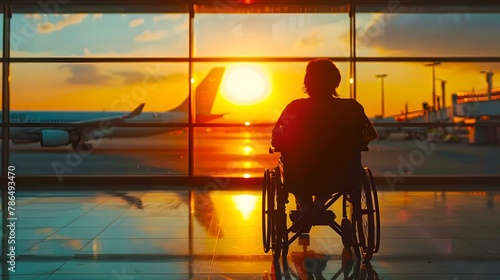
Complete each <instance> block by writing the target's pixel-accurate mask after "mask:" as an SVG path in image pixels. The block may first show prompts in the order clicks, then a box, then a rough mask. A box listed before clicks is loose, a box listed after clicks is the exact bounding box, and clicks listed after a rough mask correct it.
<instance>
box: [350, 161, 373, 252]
mask: <svg viewBox="0 0 500 280" xmlns="http://www.w3.org/2000/svg"><path fill="white" fill-rule="evenodd" d="M372 198H373V194H372V187H371V182H370V178H369V172H368V171H367V169H365V170H364V172H363V173H362V176H361V188H360V190H359V193H358V194H357V197H356V199H357V200H358V201H357V203H356V204H357V209H356V214H355V216H356V218H355V219H356V233H357V235H358V242H359V247H360V249H361V252H362V254H363V258H364V259H365V260H370V259H371V258H372V256H373V253H374V251H375V239H376V235H375V209H374V203H373V199H372Z"/></svg>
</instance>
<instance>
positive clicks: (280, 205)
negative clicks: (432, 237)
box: [271, 167, 288, 260]
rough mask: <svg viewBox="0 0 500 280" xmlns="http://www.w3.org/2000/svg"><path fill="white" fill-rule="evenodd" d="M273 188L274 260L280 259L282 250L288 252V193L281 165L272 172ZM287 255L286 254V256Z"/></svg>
mask: <svg viewBox="0 0 500 280" xmlns="http://www.w3.org/2000/svg"><path fill="white" fill-rule="evenodd" d="M271 182H272V185H273V187H272V189H273V191H274V199H275V200H274V202H273V203H274V206H275V207H274V215H273V222H272V224H273V230H272V246H271V248H272V253H273V258H274V260H279V258H280V257H281V255H282V252H283V253H284V254H286V253H287V252H288V232H287V225H286V219H287V216H286V210H285V207H286V206H285V204H286V199H287V195H288V194H287V193H286V192H285V190H284V189H283V186H282V184H281V174H280V169H279V167H275V168H274V170H273V172H272V173H271ZM285 257H286V256H285Z"/></svg>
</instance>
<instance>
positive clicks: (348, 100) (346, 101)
mask: <svg viewBox="0 0 500 280" xmlns="http://www.w3.org/2000/svg"><path fill="white" fill-rule="evenodd" d="M336 100H339V101H340V102H342V103H343V105H344V104H345V105H347V106H349V105H350V106H356V107H358V106H361V107H362V105H361V103H359V102H358V101H357V100H356V99H353V98H344V97H339V98H336Z"/></svg>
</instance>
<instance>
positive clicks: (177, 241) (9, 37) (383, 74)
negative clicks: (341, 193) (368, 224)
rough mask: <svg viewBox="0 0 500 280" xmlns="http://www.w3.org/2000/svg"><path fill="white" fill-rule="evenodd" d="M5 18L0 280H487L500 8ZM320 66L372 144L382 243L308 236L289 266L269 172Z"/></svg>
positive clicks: (44, 8)
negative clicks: (280, 125)
mask: <svg viewBox="0 0 500 280" xmlns="http://www.w3.org/2000/svg"><path fill="white" fill-rule="evenodd" d="M0 5H1V6H0V8H1V9H0V10H1V14H0V18H1V21H0V22H1V24H0V26H1V29H0V30H1V31H0V32H1V34H2V38H3V41H2V55H1V61H2V71H1V74H0V75H1V77H2V79H1V83H2V102H1V109H2V111H1V112H0V114H1V119H2V130H1V134H2V150H1V181H2V183H1V187H2V208H1V209H2V210H1V212H2V218H1V221H2V234H3V235H2V237H3V238H2V245H1V254H2V255H1V260H2V271H1V277H0V279H82V280H83V279H86V280H88V279H282V278H283V279H285V278H284V277H285V276H287V277H288V279H396V280H399V279H410V280H411V279H436V280H437V279H440V280H442V279H453V280H455V279H456V280H459V279H460V280H462V279H487V280H489V279H499V277H500V266H499V265H498V264H499V263H500V222H499V219H498V217H499V214H500V213H499V207H498V203H499V202H500V192H499V191H498V187H499V186H500V176H499V174H500V157H499V156H498V155H500V145H499V144H500V99H499V98H498V97H499V92H500V83H498V82H496V80H498V79H495V77H496V76H495V73H496V72H499V71H500V64H499V61H500V52H499V51H498V48H497V46H498V44H497V43H499V44H500V35H498V34H499V33H498V32H496V31H497V30H498V29H499V28H500V20H499V19H500V4H499V3H496V2H494V1H487V0H483V1H465V0H459V1H448V0H439V1H427V0H399V1H378V0H339V1H326V0H313V1H303V0H289V1H278V0H276V1H271V0H227V1H225V0H221V1H207V0H190V1H186V0H176V1H168V3H167V2H165V1H158V0H144V1H135V0H127V1H115V0H104V1H103V0H101V1H97V0H88V1H79V0H74V1H61V0H56V1H34V0H22V1H8V0H4V1H0ZM316 57H328V58H330V59H331V60H332V61H334V62H335V64H336V65H337V66H338V68H339V69H340V72H341V73H342V81H341V83H340V85H339V88H338V91H339V93H340V95H341V97H343V98H354V99H356V100H358V101H359V102H360V103H361V104H362V105H363V107H364V110H365V113H366V114H367V116H369V117H370V120H371V121H372V123H373V124H374V126H375V128H376V130H377V133H378V135H379V138H378V139H376V140H374V141H372V142H371V143H370V144H369V147H368V148H369V150H368V151H365V152H363V153H362V158H363V164H364V165H365V166H367V167H368V168H369V169H370V170H371V172H372V173H373V176H374V182H375V185H376V189H377V192H378V200H379V207H380V208H379V211H378V212H379V214H380V224H379V228H380V248H379V250H378V251H377V252H376V253H374V255H373V257H372V258H371V259H370V260H364V259H363V258H362V256H360V255H358V254H356V253H355V252H354V251H353V250H356V249H353V248H346V247H344V244H343V242H342V239H341V237H340V236H339V234H337V233H336V232H335V231H332V229H331V228H329V227H325V226H314V227H313V228H312V229H311V232H310V233H309V234H308V235H304V236H301V238H298V239H297V240H296V241H294V242H293V243H292V244H290V248H289V252H288V253H287V254H286V256H283V257H282V258H281V260H280V261H285V262H286V263H287V264H288V268H286V269H285V268H284V267H283V265H282V263H278V264H276V263H275V262H274V261H273V255H272V253H271V252H267V253H266V252H264V249H263V248H264V247H265V246H264V245H265V244H263V230H262V221H263V216H264V214H263V202H265V201H263V191H262V188H263V174H264V170H265V169H266V168H273V167H274V166H276V164H277V163H278V160H279V157H280V154H279V153H274V154H270V153H269V146H270V138H271V130H272V129H273V126H274V123H275V122H276V120H277V119H278V117H279V116H280V113H281V111H282V110H283V108H284V107H285V106H286V105H287V104H288V103H290V102H291V101H292V100H295V99H298V98H306V95H305V94H304V92H303V90H302V87H303V77H304V70H305V66H306V65H307V62H308V61H309V60H311V59H313V58H316ZM288 199H289V201H288V204H287V205H286V211H287V213H288V212H289V211H291V210H295V205H296V203H295V197H294V196H293V195H292V194H290V195H289V197H288ZM331 210H332V211H333V212H334V213H335V214H336V216H337V218H336V219H337V220H338V219H340V218H339V217H341V210H342V209H341V203H339V202H336V203H334V204H333V205H332V207H331ZM286 219H287V222H288V223H289V224H290V222H291V221H290V219H289V218H288V217H287V218H286ZM264 235H265V234H264Z"/></svg>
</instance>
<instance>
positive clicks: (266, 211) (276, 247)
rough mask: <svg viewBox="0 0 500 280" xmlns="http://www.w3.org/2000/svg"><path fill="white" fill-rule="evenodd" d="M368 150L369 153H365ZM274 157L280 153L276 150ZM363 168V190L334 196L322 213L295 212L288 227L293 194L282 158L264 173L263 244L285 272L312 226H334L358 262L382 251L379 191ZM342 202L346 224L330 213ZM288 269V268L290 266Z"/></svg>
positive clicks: (266, 251)
mask: <svg viewBox="0 0 500 280" xmlns="http://www.w3.org/2000/svg"><path fill="white" fill-rule="evenodd" d="M364 150H367V148H366V149H364ZM269 152H270V153H274V152H277V151H275V150H274V148H273V147H271V148H270V149H269ZM360 168H362V169H363V170H362V172H361V174H362V176H361V180H360V182H361V184H359V188H355V189H350V190H346V191H343V192H336V193H333V194H332V196H331V197H330V198H329V200H328V201H327V202H326V203H325V204H324V206H323V207H322V208H321V209H319V210H318V209H316V210H305V211H304V212H303V213H302V212H300V211H298V210H292V211H290V213H289V218H290V220H291V221H292V224H291V226H290V227H288V226H287V220H288V216H287V210H286V205H287V203H288V202H289V200H288V197H289V192H288V190H287V187H286V185H285V184H284V183H283V174H284V164H283V157H280V159H279V161H278V165H277V166H275V167H274V168H273V169H272V170H269V169H266V170H265V171H264V178H263V179H264V180H263V181H264V182H263V185H262V240H263V247H264V252H265V253H268V252H269V251H272V255H273V261H274V263H275V265H276V264H278V263H279V259H280V257H282V263H283V266H284V270H287V267H285V263H286V258H287V255H288V249H289V246H290V245H291V244H292V243H293V242H294V241H295V240H296V239H297V238H299V237H301V236H303V235H304V234H305V233H308V232H309V229H310V228H311V227H312V226H322V225H323V226H330V227H331V228H332V229H333V230H334V231H335V232H337V233H338V234H339V235H340V237H341V240H342V243H343V245H344V247H345V248H353V251H354V252H355V254H356V255H357V257H358V258H360V257H361V255H362V256H363V258H364V259H365V260H366V261H369V260H370V259H371V258H372V256H373V254H374V253H377V252H378V250H379V247H380V212H379V203H378V197H377V189H376V186H375V182H374V179H373V175H372V173H371V171H370V169H369V168H367V167H360ZM340 198H342V217H341V218H342V220H341V222H340V224H339V223H338V222H337V221H336V220H335V218H336V217H335V216H336V215H335V213H333V211H332V210H328V208H330V206H332V204H333V203H335V202H336V201H338V200H339V199H340ZM286 266H287V265H286Z"/></svg>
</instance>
